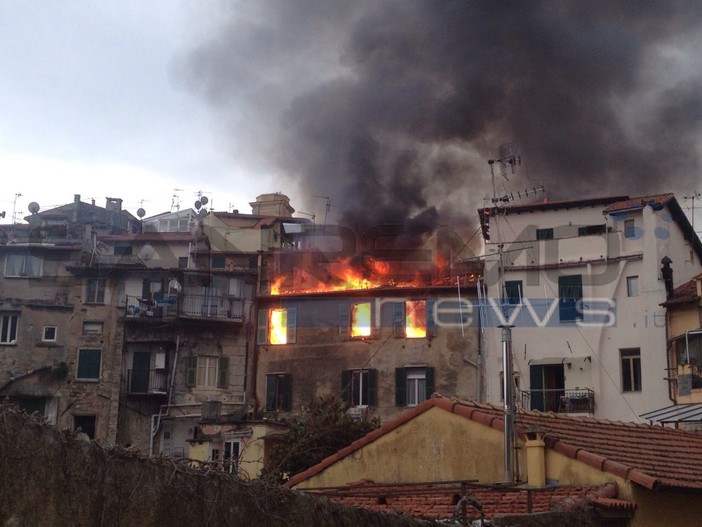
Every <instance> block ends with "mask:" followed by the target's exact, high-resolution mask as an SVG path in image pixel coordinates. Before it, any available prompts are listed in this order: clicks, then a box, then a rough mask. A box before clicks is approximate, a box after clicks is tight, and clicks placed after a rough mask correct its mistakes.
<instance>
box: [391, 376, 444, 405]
mask: <svg viewBox="0 0 702 527" xmlns="http://www.w3.org/2000/svg"><path fill="white" fill-rule="evenodd" d="M422 370H423V375H424V377H423V378H424V398H423V399H422V400H418V399H419V397H416V401H415V402H413V403H409V398H408V392H409V387H410V385H409V384H410V383H409V381H410V380H415V379H419V378H421V377H420V373H419V372H420V371H422ZM434 379H435V373H434V368H433V367H431V366H405V367H403V368H395V406H399V407H410V406H417V405H418V404H421V403H422V402H424V401H426V400H427V399H428V398H429V397H431V394H432V393H434V392H435V391H436V390H435V381H434ZM413 384H416V382H414V383H413ZM415 395H417V391H416V389H415Z"/></svg>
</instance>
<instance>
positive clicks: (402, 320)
mask: <svg viewBox="0 0 702 527" xmlns="http://www.w3.org/2000/svg"><path fill="white" fill-rule="evenodd" d="M435 303H436V302H435V301H434V300H405V301H404V302H394V303H393V324H392V326H393V335H394V336H395V337H396V338H407V339H422V338H427V337H433V336H435V335H436V324H435V319H434V305H435Z"/></svg>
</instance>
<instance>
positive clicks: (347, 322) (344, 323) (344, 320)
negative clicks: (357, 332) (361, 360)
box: [339, 303, 351, 340]
mask: <svg viewBox="0 0 702 527" xmlns="http://www.w3.org/2000/svg"><path fill="white" fill-rule="evenodd" d="M339 337H340V338H341V340H349V339H350V338H351V311H350V308H349V305H348V304H346V303H342V304H340V305H339Z"/></svg>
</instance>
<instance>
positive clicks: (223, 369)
mask: <svg viewBox="0 0 702 527" xmlns="http://www.w3.org/2000/svg"><path fill="white" fill-rule="evenodd" d="M203 359H205V363H204V364H201V362H202V360H203ZM211 360H214V361H215V363H214V384H212V383H210V382H209V375H206V377H207V378H206V379H205V380H206V381H208V382H207V383H201V382H200V380H201V376H200V371H202V370H204V371H205V372H210V371H211V370H212V366H210V365H209V363H210V361H211ZM185 385H186V386H187V387H188V388H198V389H204V390H214V389H218V388H227V387H228V386H229V357H225V356H223V355H190V356H188V357H186V358H185Z"/></svg>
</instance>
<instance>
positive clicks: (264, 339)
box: [256, 307, 297, 346]
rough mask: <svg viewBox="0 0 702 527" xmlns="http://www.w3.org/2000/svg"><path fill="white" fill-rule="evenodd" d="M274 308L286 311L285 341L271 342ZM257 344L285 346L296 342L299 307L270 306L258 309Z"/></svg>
mask: <svg viewBox="0 0 702 527" xmlns="http://www.w3.org/2000/svg"><path fill="white" fill-rule="evenodd" d="M273 310H283V311H285V331H286V341H285V342H284V343H283V342H281V343H277V342H276V343H273V342H271V332H270V313H271V311H273ZM257 323H258V324H257V332H256V344H261V345H269V346H285V345H287V344H295V343H296V341H297V308H296V307H270V308H267V309H259V310H258V320H257Z"/></svg>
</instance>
